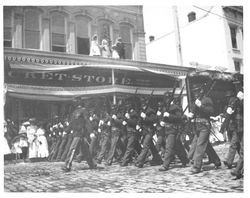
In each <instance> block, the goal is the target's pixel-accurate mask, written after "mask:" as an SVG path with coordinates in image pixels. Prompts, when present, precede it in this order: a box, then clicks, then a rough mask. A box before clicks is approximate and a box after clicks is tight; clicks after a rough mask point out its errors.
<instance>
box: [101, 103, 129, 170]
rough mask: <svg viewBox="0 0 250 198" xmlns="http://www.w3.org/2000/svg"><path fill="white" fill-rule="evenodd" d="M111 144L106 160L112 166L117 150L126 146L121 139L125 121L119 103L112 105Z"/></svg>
mask: <svg viewBox="0 0 250 198" xmlns="http://www.w3.org/2000/svg"><path fill="white" fill-rule="evenodd" d="M111 114H112V115H111V120H110V121H111V145H110V149H109V153H108V157H107V161H106V163H105V164H106V165H108V166H110V165H111V164H112V161H113V157H114V155H115V151H116V149H117V148H118V147H120V148H121V150H124V149H125V148H124V147H125V146H124V145H122V144H123V142H122V141H121V135H122V134H121V132H122V122H123V116H122V114H121V112H120V111H119V109H118V106H117V105H112V106H111Z"/></svg>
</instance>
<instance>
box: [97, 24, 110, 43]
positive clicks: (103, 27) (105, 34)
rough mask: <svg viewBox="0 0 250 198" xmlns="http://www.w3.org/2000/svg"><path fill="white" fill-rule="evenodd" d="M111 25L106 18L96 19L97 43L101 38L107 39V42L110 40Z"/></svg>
mask: <svg viewBox="0 0 250 198" xmlns="http://www.w3.org/2000/svg"><path fill="white" fill-rule="evenodd" d="M111 28H112V26H111V22H110V21H108V20H99V21H98V37H99V43H101V41H102V40H103V39H106V40H107V41H108V43H110V41H111V40H112V39H111V38H112V35H111V32H112V29H111Z"/></svg>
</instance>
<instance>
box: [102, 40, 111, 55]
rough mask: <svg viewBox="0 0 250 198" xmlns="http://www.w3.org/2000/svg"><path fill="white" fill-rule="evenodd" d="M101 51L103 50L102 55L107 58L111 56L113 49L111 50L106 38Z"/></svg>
mask: <svg viewBox="0 0 250 198" xmlns="http://www.w3.org/2000/svg"><path fill="white" fill-rule="evenodd" d="M101 52H102V57H105V58H110V57H111V50H110V47H109V44H108V41H107V40H106V39H103V40H102V45H101Z"/></svg>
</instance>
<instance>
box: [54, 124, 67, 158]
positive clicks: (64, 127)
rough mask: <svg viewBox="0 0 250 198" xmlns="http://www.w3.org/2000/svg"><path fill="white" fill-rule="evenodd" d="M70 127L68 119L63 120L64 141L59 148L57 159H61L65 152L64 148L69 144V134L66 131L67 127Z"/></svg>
mask: <svg viewBox="0 0 250 198" xmlns="http://www.w3.org/2000/svg"><path fill="white" fill-rule="evenodd" d="M67 127H68V121H67V120H64V122H63V132H62V142H61V144H60V146H59V150H58V153H57V156H56V161H61V157H62V154H63V152H64V149H65V147H66V145H67V141H68V134H67V133H66V132H65V129H66V128H67Z"/></svg>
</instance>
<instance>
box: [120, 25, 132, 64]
mask: <svg viewBox="0 0 250 198" xmlns="http://www.w3.org/2000/svg"><path fill="white" fill-rule="evenodd" d="M121 26H125V27H126V26H127V27H128V28H129V34H130V35H129V36H130V43H129V42H124V39H123V38H122V41H123V43H124V45H125V46H126V45H130V47H131V54H130V55H129V56H131V58H128V57H126V51H125V59H130V60H133V59H134V58H133V57H134V52H133V28H134V27H133V26H132V25H131V24H130V23H127V22H121V23H120V24H119V30H120V32H121ZM120 36H121V35H120ZM121 37H122V36H121Z"/></svg>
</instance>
